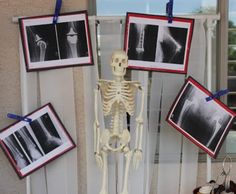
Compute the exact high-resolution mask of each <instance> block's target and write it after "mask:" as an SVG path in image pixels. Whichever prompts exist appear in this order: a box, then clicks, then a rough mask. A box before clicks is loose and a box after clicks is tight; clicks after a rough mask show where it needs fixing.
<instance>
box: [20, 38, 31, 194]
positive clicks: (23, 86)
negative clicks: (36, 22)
mask: <svg viewBox="0 0 236 194" xmlns="http://www.w3.org/2000/svg"><path fill="white" fill-rule="evenodd" d="M19 40H20V41H19V53H20V75H21V76H20V82H21V108H22V115H26V114H28V113H29V107H28V103H27V102H28V96H27V93H28V91H27V90H28V87H27V78H26V70H25V61H24V56H23V49H22V44H21V38H20V37H19ZM30 193H31V187H30V176H27V177H26V194H30Z"/></svg>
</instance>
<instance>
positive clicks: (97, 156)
mask: <svg viewBox="0 0 236 194" xmlns="http://www.w3.org/2000/svg"><path fill="white" fill-rule="evenodd" d="M98 92H99V86H98V89H95V90H94V113H95V120H94V124H93V128H94V155H95V160H96V162H97V165H98V166H99V167H100V168H102V166H103V161H102V157H101V154H100V144H99V140H100V124H99V121H98Z"/></svg>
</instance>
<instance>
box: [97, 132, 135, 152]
mask: <svg viewBox="0 0 236 194" xmlns="http://www.w3.org/2000/svg"><path fill="white" fill-rule="evenodd" d="M129 142H130V133H129V131H128V130H127V129H124V130H123V131H122V132H120V133H118V134H117V133H112V131H110V130H108V129H105V130H104V131H103V132H102V135H101V139H100V143H101V145H102V147H105V149H107V150H108V151H112V152H123V148H124V147H125V146H126V145H127V144H128V143H129Z"/></svg>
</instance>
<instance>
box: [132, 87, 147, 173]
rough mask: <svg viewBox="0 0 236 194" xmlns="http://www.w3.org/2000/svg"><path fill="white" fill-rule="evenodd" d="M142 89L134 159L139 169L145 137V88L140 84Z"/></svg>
mask: <svg viewBox="0 0 236 194" xmlns="http://www.w3.org/2000/svg"><path fill="white" fill-rule="evenodd" d="M138 88H139V89H140V90H141V93H142V99H141V108H140V112H139V115H138V117H137V118H136V139H135V149H134V159H133V165H134V168H135V169H137V168H138V166H139V162H140V161H141V159H142V138H143V108H144V89H143V87H142V86H140V85H138Z"/></svg>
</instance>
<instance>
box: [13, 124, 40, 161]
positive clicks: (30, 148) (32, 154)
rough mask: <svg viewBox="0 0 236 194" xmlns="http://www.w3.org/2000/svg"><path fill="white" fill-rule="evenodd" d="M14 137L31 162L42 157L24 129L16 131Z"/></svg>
mask: <svg viewBox="0 0 236 194" xmlns="http://www.w3.org/2000/svg"><path fill="white" fill-rule="evenodd" d="M15 135H16V137H17V139H18V140H19V142H20V143H21V145H22V147H23V148H24V150H25V152H26V153H27V155H28V156H29V158H30V160H31V162H34V161H36V160H38V159H39V158H41V157H42V156H43V155H44V154H43V152H41V151H40V148H39V147H38V145H37V144H36V142H35V140H34V139H33V137H32V136H31V135H30V133H29V131H28V129H27V128H26V127H23V128H22V129H20V130H18V131H16V132H15Z"/></svg>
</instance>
